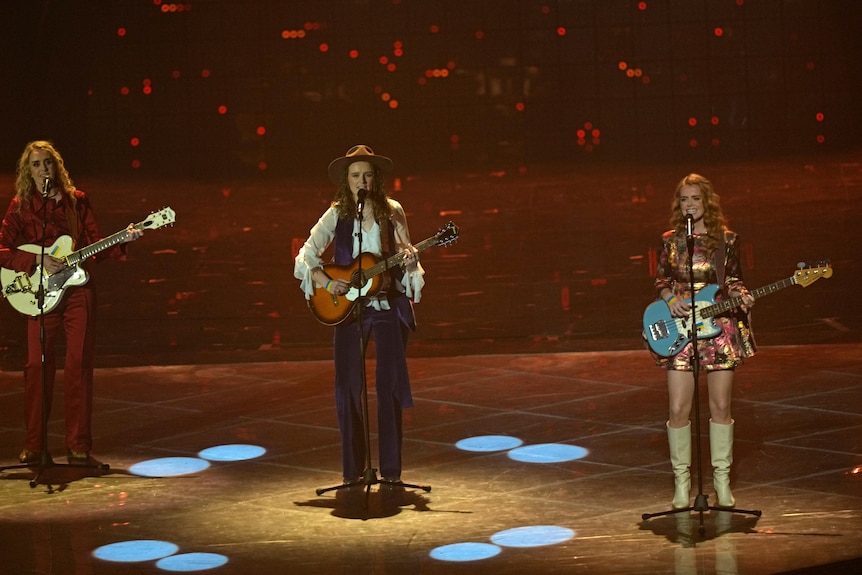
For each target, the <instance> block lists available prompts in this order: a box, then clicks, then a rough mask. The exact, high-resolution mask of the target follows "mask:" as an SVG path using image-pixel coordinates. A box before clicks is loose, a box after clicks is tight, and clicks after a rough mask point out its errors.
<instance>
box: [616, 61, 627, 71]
mask: <svg viewBox="0 0 862 575" xmlns="http://www.w3.org/2000/svg"><path fill="white" fill-rule="evenodd" d="M628 67H629V65H628V62H625V61H620V63H619V64H617V68H619V69H620V70H625V69H626V68H628Z"/></svg>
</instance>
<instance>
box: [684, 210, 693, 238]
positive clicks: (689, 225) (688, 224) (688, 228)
mask: <svg viewBox="0 0 862 575" xmlns="http://www.w3.org/2000/svg"><path fill="white" fill-rule="evenodd" d="M685 234H686V235H687V236H688V237H691V236H693V235H694V216H693V215H691V214H686V215H685Z"/></svg>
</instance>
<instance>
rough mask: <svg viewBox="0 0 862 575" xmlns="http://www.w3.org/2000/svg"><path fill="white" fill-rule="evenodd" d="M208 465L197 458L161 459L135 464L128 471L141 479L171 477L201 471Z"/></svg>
mask: <svg viewBox="0 0 862 575" xmlns="http://www.w3.org/2000/svg"><path fill="white" fill-rule="evenodd" d="M209 466H210V464H209V462H208V461H204V460H203V459H198V458H197V457H163V458H161V459H150V460H148V461H141V462H140V463H135V464H134V465H132V466H131V467H130V468H129V471H130V472H132V473H134V474H135V475H141V476H143V477H173V476H175V475H187V474H189V473H197V472H198V471H203V470H204V469H206V468H207V467H209Z"/></svg>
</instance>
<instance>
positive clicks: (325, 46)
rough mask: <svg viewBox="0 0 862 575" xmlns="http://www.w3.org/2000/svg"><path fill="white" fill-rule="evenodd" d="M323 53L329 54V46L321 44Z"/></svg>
mask: <svg viewBox="0 0 862 575" xmlns="http://www.w3.org/2000/svg"><path fill="white" fill-rule="evenodd" d="M320 51H321V52H329V44H321V45H320Z"/></svg>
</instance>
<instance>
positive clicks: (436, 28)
mask: <svg viewBox="0 0 862 575" xmlns="http://www.w3.org/2000/svg"><path fill="white" fill-rule="evenodd" d="M430 30H431V33H432V34H436V33H437V32H439V31H440V26H438V25H437V24H431V28H430Z"/></svg>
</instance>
